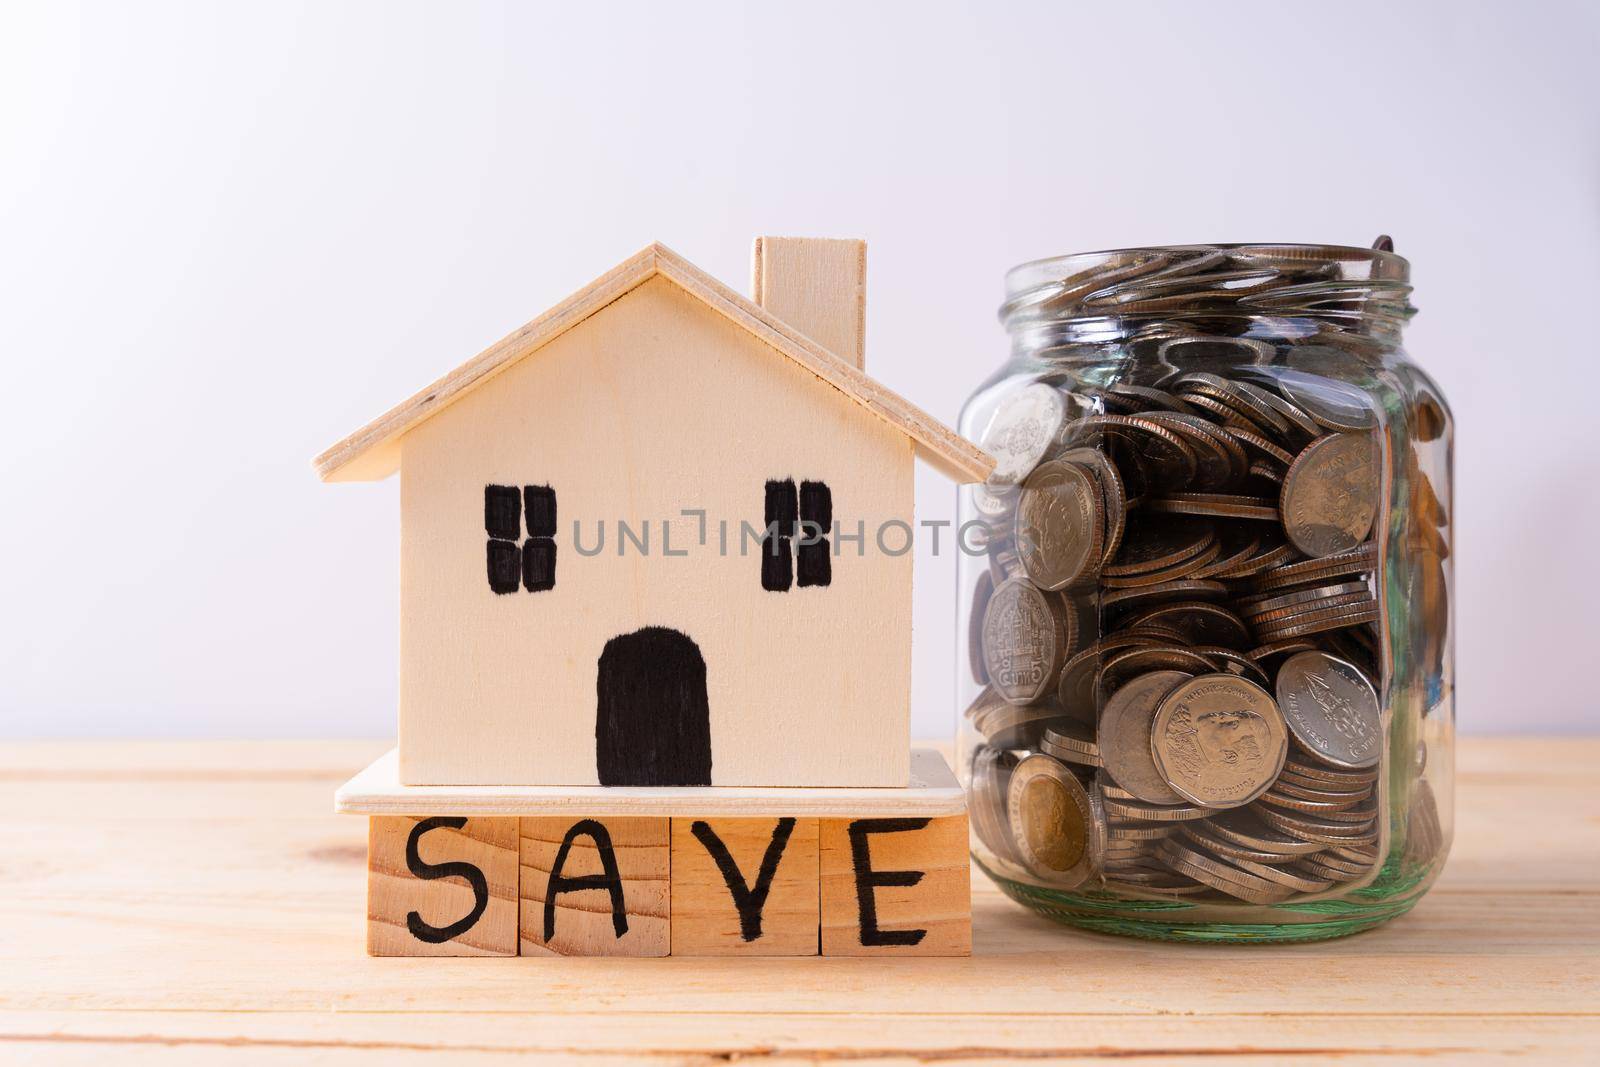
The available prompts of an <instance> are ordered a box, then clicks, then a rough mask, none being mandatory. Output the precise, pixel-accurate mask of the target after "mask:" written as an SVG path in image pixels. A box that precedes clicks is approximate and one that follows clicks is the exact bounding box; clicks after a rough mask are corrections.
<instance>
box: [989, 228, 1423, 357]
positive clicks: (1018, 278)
mask: <svg viewBox="0 0 1600 1067" xmlns="http://www.w3.org/2000/svg"><path fill="white" fill-rule="evenodd" d="M1410 280H1411V265H1410V263H1409V262H1408V261H1407V260H1406V259H1405V258H1404V257H1403V256H1399V255H1396V254H1395V253H1393V252H1389V251H1383V250H1380V249H1375V248H1355V247H1350V246H1344V245H1311V244H1215V245H1167V246H1152V247H1149V248H1123V249H1114V250H1109V251H1101V252H1080V253H1075V254H1073V255H1066V256H1055V257H1052V258H1049V259H1039V260H1034V261H1032V262H1030V263H1023V264H1021V265H1019V266H1016V267H1013V268H1012V269H1011V270H1010V271H1008V272H1007V274H1006V302H1005V304H1004V305H1003V306H1002V307H1001V308H1000V320H1001V322H1003V323H1004V324H1005V326H1006V328H1007V329H1008V330H1010V331H1012V333H1013V334H1021V333H1024V332H1033V333H1036V332H1038V331H1039V330H1040V329H1041V328H1045V329H1046V330H1048V329H1049V327H1052V326H1061V327H1069V326H1070V327H1072V330H1071V332H1072V333H1074V334H1075V335H1076V336H1077V337H1078V339H1087V338H1088V337H1089V336H1091V335H1093V334H1096V333H1100V334H1108V335H1109V334H1115V333H1117V332H1119V331H1125V330H1127V329H1130V328H1138V327H1139V326H1141V325H1143V324H1145V323H1148V322H1152V321H1158V320H1165V321H1171V320H1184V319H1190V318H1216V317H1219V316H1222V317H1240V318H1245V319H1270V320H1273V321H1274V322H1282V321H1283V320H1293V319H1305V320H1308V321H1311V322H1314V323H1316V324H1317V328H1324V329H1325V328H1327V327H1329V326H1332V327H1334V328H1338V329H1347V330H1351V331H1353V332H1360V333H1379V334H1386V333H1397V332H1398V331H1399V329H1400V327H1401V326H1403V325H1404V324H1405V322H1406V320H1408V319H1409V318H1410V317H1411V316H1412V315H1413V314H1415V313H1416V309H1415V308H1414V307H1412V306H1411V304H1410V302H1409V296H1410V293H1411V285H1410ZM1278 328H1279V329H1281V330H1283V331H1284V332H1289V333H1293V332H1296V331H1295V330H1294V329H1293V328H1292V327H1283V326H1280V327H1278Z"/></svg>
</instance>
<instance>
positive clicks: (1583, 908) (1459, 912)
mask: <svg viewBox="0 0 1600 1067" xmlns="http://www.w3.org/2000/svg"><path fill="white" fill-rule="evenodd" d="M387 744H388V742H378V741H373V742H350V741H339V742H326V741H322V742H295V743H284V742H242V743H220V742H194V743H158V742H118V743H99V742H95V743H72V742H61V743H56V742H51V743H27V744H10V745H5V746H0V812H3V821H0V1063H14V1062H33V1061H40V1062H43V1061H48V1062H85V1063H89V1062H94V1063H100V1064H104V1063H108V1062H115V1063H118V1064H121V1063H125V1062H130V1061H135V1062H136V1061H138V1060H141V1059H159V1060H163V1061H165V1060H189V1061H193V1062H202V1063H216V1062H228V1063H234V1062H240V1063H254V1062H261V1063H290V1062H295V1063H301V1062H308V1061H314V1062H323V1061H326V1062H333V1063H344V1062H357V1061H359V1062H373V1063H379V1062H381V1063H385V1064H404V1063H408V1062H411V1061H413V1060H418V1059H422V1058H424V1057H429V1056H432V1057H435V1058H437V1059H441V1060H442V1061H444V1062H449V1063H466V1062H472V1061H480V1060H481V1061H484V1062H511V1061H513V1060H515V1061H516V1062H539V1061H541V1060H547V1059H548V1060H558V1059H573V1058H581V1059H583V1060H584V1061H585V1062H617V1061H621V1062H651V1063H677V1062H686V1063H700V1062H722V1061H726V1060H730V1059H743V1058H746V1057H748V1058H757V1057H768V1058H773V1059H781V1060H800V1061H816V1060H836V1059H847V1060H880V1059H881V1060H901V1061H918V1060H938V1061H975V1062H984V1061H993V1060H1000V1059H1007V1058H1016V1059H1051V1058H1057V1059H1062V1060H1072V1059H1081V1060H1130V1059H1131V1060H1136V1061H1140V1062H1185V1061H1193V1062H1197V1063H1198V1062H1207V1063H1216V1062H1217V1061H1218V1060H1219V1059H1237V1060H1241V1061H1246V1060H1247V1061H1250V1062H1253V1063H1267V1062H1277V1061H1280V1060H1284V1059H1288V1058H1289V1057H1290V1056H1298V1057H1300V1058H1301V1059H1302V1060H1311V1061H1313V1062H1321V1061H1323V1060H1326V1059H1330V1058H1333V1057H1335V1056H1337V1057H1339V1059H1340V1062H1342V1063H1351V1062H1365V1061H1369V1060H1370V1061H1372V1062H1383V1063H1391V1064H1392V1063H1395V1062H1396V1061H1405V1060H1407V1059H1410V1058H1413V1057H1415V1058H1417V1059H1422V1058H1427V1059H1429V1060H1431V1061H1433V1062H1435V1063H1450V1064H1455V1063H1460V1062H1466V1061H1469V1060H1472V1059H1475V1058H1484V1059H1488V1058H1498V1057H1502V1056H1516V1057H1518V1058H1520V1059H1522V1060H1524V1061H1527V1060H1530V1059H1532V1060H1537V1059H1540V1058H1549V1059H1552V1060H1558V1061H1562V1062H1575V1061H1582V1060H1588V1061H1590V1062H1593V1061H1594V1060H1595V1058H1596V1057H1597V1056H1600V962H1597V961H1600V790H1597V788H1596V787H1597V785H1600V777H1597V775H1596V773H1595V767H1596V765H1597V764H1600V740H1594V741H1590V740H1573V739H1548V740H1533V739H1487V738H1483V739H1470V740H1464V741H1462V743H1461V749H1460V753H1459V759H1458V764H1459V768H1460V776H1459V794H1458V798H1457V799H1458V804H1457V811H1458V821H1457V828H1456V843H1455V849H1454V853H1453V855H1452V857H1451V859H1450V863H1449V865H1448V867H1447V868H1446V871H1445V874H1444V876H1443V878H1442V879H1441V880H1440V882H1439V884H1438V885H1437V886H1436V887H1435V888H1434V890H1433V891H1432V893H1431V894H1430V895H1429V896H1428V897H1427V898H1426V899H1425V900H1423V901H1422V903H1421V904H1419V905H1418V906H1417V908H1416V910H1415V911H1413V912H1412V913H1411V914H1410V915H1409V916H1406V917H1404V918H1402V919H1399V920H1397V921H1395V922H1393V923H1390V924H1389V925H1388V926H1386V927H1383V928H1381V929H1379V930H1376V931H1373V932H1370V933H1366V934H1360V935H1357V936H1355V937H1352V938H1346V939H1344V940H1339V941H1329V942H1322V943H1318V944H1310V945H1291V946H1242V947H1223V946H1179V945H1164V944H1157V943H1149V942H1141V941H1134V940H1125V939H1120V938H1114V937H1109V936H1102V935H1095V934H1086V933H1078V932H1074V931H1071V930H1068V929H1065V928H1062V927H1058V926H1056V925H1054V924H1052V923H1050V922H1048V921H1046V920H1044V919H1040V918H1037V917H1035V916H1033V915H1032V914H1030V913H1028V912H1026V911H1024V910H1023V909H1021V908H1019V907H1017V906H1016V905H1014V904H1012V903H1011V902H1010V901H1008V900H1006V899H1005V898H1004V897H1002V896H1001V895H1000V894H999V893H998V892H997V891H996V890H995V889H994V888H993V887H991V886H990V885H989V884H988V882H987V881H986V880H985V879H984V878H983V876H982V875H981V874H977V875H976V878H975V882H974V893H973V942H974V955H973V957H972V958H971V959H953V960H938V959H917V960H913V959H904V960H887V961H885V960H872V961H868V960H850V959H800V960H753V961H752V960H712V959H662V960H608V959H510V960H494V959H466V960H451V959H369V958H368V957H367V956H366V955H365V954H364V953H363V949H362V936H363V921H364V915H365V906H364V901H363V889H364V879H365V869H364V845H363V834H364V820H362V819H360V818H355V817H351V816H336V815H334V814H332V812H331V805H332V796H333V790H334V787H335V786H336V785H338V784H339V783H340V782H341V781H343V780H344V779H345V778H346V777H348V776H349V775H350V774H351V773H352V772H353V771H355V770H356V769H358V768H360V767H361V766H363V765H364V764H365V763H366V762H367V761H368V760H370V759H371V758H373V757H374V756H375V755H377V754H378V753H379V752H381V751H382V750H383V749H384V747H385V746H386V745H387Z"/></svg>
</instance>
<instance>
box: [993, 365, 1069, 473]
mask: <svg viewBox="0 0 1600 1067" xmlns="http://www.w3.org/2000/svg"><path fill="white" fill-rule="evenodd" d="M1065 416H1066V403H1065V401H1064V400H1063V399H1062V397H1061V394H1060V393H1059V392H1057V391H1056V390H1055V389H1054V388H1053V387H1051V386H1048V385H1045V384H1043V383H1042V382H1038V383H1035V384H1033V385H1029V386H1024V387H1023V388H1021V389H1019V390H1017V391H1016V392H1014V393H1011V394H1009V395H1008V396H1006V397H1005V399H1003V400H1002V401H1001V402H1000V406H999V407H998V408H997V409H996V410H995V413H994V415H993V416H992V417H991V418H990V419H989V426H988V428H987V429H985V430H984V432H983V435H982V444H983V449H984V451H985V452H988V453H989V454H990V455H991V456H993V457H994V458H995V467H994V473H993V474H992V475H990V480H991V481H992V482H995V483H998V484H1001V485H1009V484H1015V483H1017V482H1020V481H1022V480H1023V479H1024V478H1026V477H1027V476H1028V474H1029V472H1031V471H1032V470H1033V468H1034V467H1035V466H1037V465H1038V463H1039V461H1040V460H1041V459H1043V458H1044V454H1045V452H1046V451H1047V450H1048V449H1049V448H1050V445H1051V443H1052V442H1053V441H1055V439H1056V435H1057V434H1058V433H1059V432H1060V430H1061V422H1062V419H1063V418H1065Z"/></svg>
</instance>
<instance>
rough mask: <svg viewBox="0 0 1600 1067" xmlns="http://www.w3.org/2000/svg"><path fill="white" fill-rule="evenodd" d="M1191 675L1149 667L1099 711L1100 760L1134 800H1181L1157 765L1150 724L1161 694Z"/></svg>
mask: <svg viewBox="0 0 1600 1067" xmlns="http://www.w3.org/2000/svg"><path fill="white" fill-rule="evenodd" d="M1190 677H1191V676H1190V675H1188V674H1185V673H1183V672H1182V671H1150V672H1149V673H1146V674H1141V675H1139V676H1138V677H1136V678H1134V679H1133V680H1132V681H1130V682H1128V683H1127V684H1125V685H1124V686H1122V688H1120V689H1118V690H1117V691H1116V692H1115V693H1113V694H1112V695H1111V699H1109V700H1107V701H1106V704H1105V707H1104V709H1102V710H1101V712H1100V729H1099V739H1100V747H1099V752H1100V761H1101V765H1102V766H1104V767H1105V769H1106V772H1107V773H1108V774H1109V775H1110V776H1111V779H1112V781H1114V782H1116V783H1117V785H1118V786H1120V787H1121V788H1123V789H1125V790H1127V791H1128V792H1129V793H1131V794H1132V795H1133V797H1134V799H1136V800H1142V801H1145V802H1146V803H1150V804H1181V803H1183V800H1184V798H1183V797H1182V796H1180V795H1179V794H1178V793H1177V792H1175V791H1174V790H1173V788H1172V787H1171V786H1170V785H1168V784H1167V782H1166V779H1164V778H1163V777H1162V776H1161V772H1160V771H1159V770H1158V769H1157V768H1156V763H1155V757H1154V756H1153V755H1152V754H1151V748H1150V726H1151V723H1152V722H1153V721H1154V720H1155V715H1156V707H1157V705H1159V704H1160V702H1161V698H1162V697H1164V696H1166V695H1167V694H1168V693H1170V692H1171V691H1172V690H1173V689H1174V688H1175V687H1176V686H1177V685H1178V684H1179V683H1180V682H1185V681H1188V680H1189V678H1190Z"/></svg>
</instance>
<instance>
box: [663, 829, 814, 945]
mask: <svg viewBox="0 0 1600 1067" xmlns="http://www.w3.org/2000/svg"><path fill="white" fill-rule="evenodd" d="M818 872H819V868H818V856H817V820H816V819H789V818H786V819H673V820H672V954H673V955H674V956H815V955H816V954H817V926H818V923H819V921H820V911H819V905H818V899H819V898H818V891H817V878H818Z"/></svg>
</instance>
